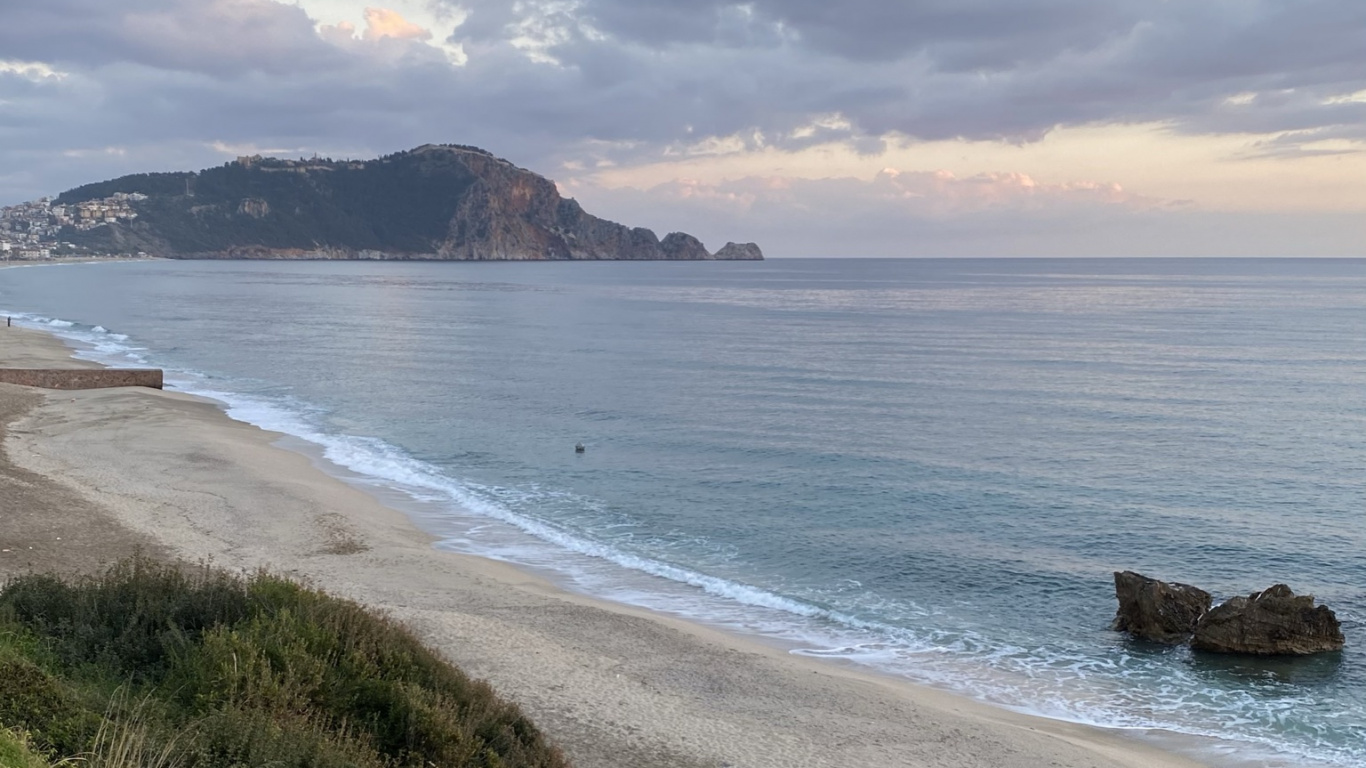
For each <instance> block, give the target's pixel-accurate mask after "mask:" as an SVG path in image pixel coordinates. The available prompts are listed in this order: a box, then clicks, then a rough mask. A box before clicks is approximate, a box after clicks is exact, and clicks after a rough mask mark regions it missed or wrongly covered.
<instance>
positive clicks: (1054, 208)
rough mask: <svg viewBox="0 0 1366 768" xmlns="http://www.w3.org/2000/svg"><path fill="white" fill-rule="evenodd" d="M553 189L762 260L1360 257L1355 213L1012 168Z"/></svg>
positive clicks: (607, 212) (1360, 224)
mask: <svg viewBox="0 0 1366 768" xmlns="http://www.w3.org/2000/svg"><path fill="white" fill-rule="evenodd" d="M564 192H565V193H566V194H568V195H571V196H574V197H576V199H578V200H579V201H580V203H581V204H583V206H584V207H585V209H587V210H589V211H592V212H594V213H596V214H599V215H604V216H608V217H615V218H620V219H623V220H628V221H634V222H641V223H642V224H645V225H648V226H652V227H654V228H655V229H656V231H660V232H664V231H670V230H674V229H682V230H685V231H688V232H691V233H692V234H694V235H697V236H698V237H699V238H701V239H702V241H703V242H704V243H706V244H707V245H709V246H712V247H713V248H715V247H716V246H719V245H722V244H724V243H725V242H726V241H728V240H734V241H750V240H752V241H756V242H758V243H759V244H760V245H761V246H762V247H763V248H764V250H765V253H766V254H768V255H769V256H775V257H831V256H862V257H883V258H894V257H946V256H977V257H998V256H1192V255H1202V256H1207V255H1219V256H1234V255H1241V256H1345V255H1359V253H1360V247H1359V245H1358V244H1357V243H1356V242H1353V240H1354V239H1355V238H1359V237H1366V221H1363V219H1362V217H1361V216H1360V215H1359V214H1356V213H1352V214H1344V213H1333V214H1314V215H1297V216H1287V215H1276V214H1271V215H1267V214H1261V215H1253V214H1238V213H1227V212H1218V211H1205V210H1201V209H1199V208H1198V207H1196V206H1192V205H1190V204H1189V203H1188V202H1186V201H1170V200H1158V199H1153V198H1148V197H1145V196H1142V195H1135V194H1132V193H1130V192H1127V191H1125V190H1124V189H1123V188H1122V187H1120V186H1119V185H1116V184H1113V183H1108V182H1090V181H1075V182H1067V183H1058V184H1044V183H1040V182H1037V181H1035V180H1034V179H1031V178H1030V177H1029V176H1027V175H1025V174H1020V173H1012V172H1000V173H991V174H981V175H975V176H970V177H958V176H955V175H953V174H951V173H947V172H944V171H914V172H900V171H892V170H888V171H884V172H882V173H879V174H877V175H876V176H875V177H873V178H872V179H855V178H833V179H796V178H784V177H749V178H744V179H738V180H734V181H729V182H724V183H720V184H707V183H702V182H698V181H692V180H686V179H679V180H675V181H672V182H669V183H666V184H661V185H657V186H655V187H652V188H650V189H637V188H631V187H618V188H606V187H601V186H596V185H593V184H591V183H588V182H581V183H579V184H574V185H566V187H565V189H564ZM1344 233H1349V236H1347V237H1344Z"/></svg>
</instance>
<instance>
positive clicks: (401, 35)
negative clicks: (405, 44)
mask: <svg viewBox="0 0 1366 768" xmlns="http://www.w3.org/2000/svg"><path fill="white" fill-rule="evenodd" d="M363 37H364V38H365V39H366V40H380V39H383V38H386V37H392V38H394V39H396V40H431V39H432V33H431V31H430V30H427V29H424V28H422V27H419V26H418V25H416V24H414V23H412V22H411V21H408V20H407V19H405V18H403V16H402V15H400V14H399V13H398V11H394V10H390V9H388V8H366V9H365V32H364V34H363Z"/></svg>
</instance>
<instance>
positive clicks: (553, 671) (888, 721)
mask: <svg viewBox="0 0 1366 768" xmlns="http://www.w3.org/2000/svg"><path fill="white" fill-rule="evenodd" d="M67 358H68V353H67V350H66V349H65V348H64V347H62V346H61V344H60V343H59V342H57V341H56V340H55V339H53V338H52V337H50V336H47V335H45V334H40V333H35V332H32V331H22V330H19V329H14V328H4V327H0V365H10V366H15V365H23V366H30V365H54V366H55V365H60V364H63V361H65V364H70V365H76V363H71V362H70V361H69V360H67ZM0 429H7V434H5V435H4V436H3V440H4V442H3V447H4V451H3V459H0V547H3V548H5V549H8V550H9V551H8V552H4V553H0V573H5V572H8V573H14V572H18V571H23V570H27V569H28V568H30V567H38V568H56V569H58V570H67V571H79V570H90V569H93V568H97V567H99V566H100V565H101V564H102V563H104V562H107V561H109V560H110V559H114V558H117V557H120V556H123V555H126V554H128V553H129V552H132V551H133V550H134V549H136V548H139V547H141V548H143V549H144V550H145V551H147V552H149V553H151V554H153V555H156V556H162V557H180V558H184V559H187V560H190V561H204V560H207V561H211V562H213V563H214V564H216V565H219V566H223V567H227V568H230V569H255V568H258V567H267V568H270V569H272V570H275V571H277V572H282V573H286V574H291V575H293V576H295V577H298V578H300V579H303V580H305V581H307V582H309V583H311V584H313V585H315V586H318V587H322V588H324V589H326V590H328V591H329V592H332V593H334V594H338V595H342V596H346V597H350V598H353V599H355V600H358V601H360V602H362V603H365V604H367V605H370V606H374V607H376V608H379V609H381V610H383V611H386V612H388V613H389V614H390V615H392V616H395V617H397V618H399V619H401V620H402V621H404V622H407V623H408V624H409V625H410V626H411V627H412V628H413V629H414V630H416V631H417V632H418V634H419V635H420V636H422V637H423V638H424V639H425V640H427V641H428V642H430V643H431V644H433V645H434V646H435V647H437V648H439V649H440V650H441V651H442V652H443V653H445V654H446V655H447V656H448V657H449V658H450V659H451V660H452V661H454V662H455V663H457V664H459V665H460V666H461V667H463V668H464V669H466V670H467V671H469V672H470V673H471V674H473V675H475V676H478V677H482V678H485V679H487V680H489V681H490V682H491V683H493V685H494V686H495V687H496V688H497V689H498V691H499V692H500V693H502V694H503V695H505V696H507V697H509V698H511V699H513V700H515V701H517V702H518V703H519V704H520V705H521V706H522V708H523V709H524V710H525V711H526V712H527V713H528V714H529V715H531V717H532V718H533V719H535V721H536V722H537V723H539V724H540V725H541V727H542V728H543V729H544V730H545V731H546V732H547V733H548V734H549V735H550V736H551V738H552V739H553V740H555V742H556V743H558V744H559V745H560V746H561V747H562V748H563V749H564V750H565V752H566V753H567V754H568V755H569V757H570V758H571V760H572V761H573V762H574V764H575V765H577V766H579V768H599V767H606V766H613V767H618V766H620V767H626V766H631V767H639V768H653V767H656V766H657V767H660V768H663V767H664V766H669V767H670V768H685V767H690V766H710V767H711V768H719V767H721V766H735V767H736V768H742V767H743V768H769V767H771V768H796V767H798V766H830V767H836V766H838V767H841V768H843V767H844V766H860V767H861V766H872V767H879V766H945V767H949V766H953V767H961V768H973V767H974V766H982V767H984V768H985V767H987V766H989V767H990V768H1011V767H1015V766H1018V767H1019V768H1036V767H1038V766H1075V767H1080V766H1097V767H1100V766H1108V767H1119V766H1129V767H1131V768H1132V767H1136V766H1144V767H1146V768H1162V767H1164V766H1170V767H1172V768H1175V767H1176V766H1194V765H1196V764H1195V763H1193V762H1190V761H1187V760H1184V759H1181V758H1179V757H1175V756H1172V755H1170V754H1167V753H1165V752H1161V751H1159V750H1157V749H1155V748H1152V747H1150V746H1148V745H1147V744H1145V743H1143V742H1140V741H1137V740H1135V739H1131V738H1128V737H1125V736H1123V735H1121V734H1117V733H1114V732H1110V731H1105V730H1101V729H1094V728H1088V727H1083V726H1074V725H1070V724H1066V723H1060V722H1056V721H1051V720H1045V719H1042V718H1033V717H1029V716H1025V715H1018V714H1014V713H1011V712H1008V711H1005V710H1000V709H996V708H993V707H989V706H986V705H982V704H978V703H976V702H973V701H970V700H967V699H964V698H960V697H957V696H953V695H950V694H945V693H942V692H939V691H935V690H932V689H929V688H925V687H920V686H916V685H913V684H910V683H905V682H902V681H899V680H894V679H890V678H882V677H878V676H874V675H870V674H861V673H859V672H857V671H854V670H850V669H846V668H844V667H841V666H838V665H834V664H827V663H823V662H818V661H814V660H810V659H805V658H802V657H797V656H793V655H790V654H787V653H784V652H783V651H781V650H777V649H774V648H770V647H768V646H766V645H764V644H762V643H759V642H755V641H751V640H749V639H746V638H741V637H734V636H731V635H728V634H724V633H721V632H717V631H713V630H710V629H708V628H705V627H700V626H696V625H692V624H689V623H687V622H683V621H680V620H675V619H672V618H669V617H664V616H660V615H655V614H651V613H649V612H646V611H641V610H636V609H632V608H628V607H623V606H618V605H615V604H610V603H605V602H598V601H594V600H590V599H587V598H583V597H579V596H576V595H571V594H568V593H566V592H563V591H561V590H559V589H557V588H555V587H554V586H553V585H552V584H550V583H548V582H546V581H544V580H542V579H539V578H537V577H535V576H532V575H528V574H526V573H523V572H521V571H518V570H515V569H513V568H511V567H509V566H507V565H504V564H501V563H497V562H493V561H488V560H484V559H481V558H476V557H469V556H462V555H455V554H451V553H446V552H441V551H438V550H436V549H434V548H433V547H432V539H431V538H430V537H429V536H427V535H426V534H424V533H422V532H420V531H419V530H417V529H416V528H415V527H414V526H413V525H412V524H411V523H410V522H409V520H408V519H407V518H406V517H404V516H403V514H401V513H400V512H397V511H395V510H393V509H390V508H388V507H385V506H384V505H382V504H380V503H379V502H378V501H377V500H376V499H374V498H372V497H371V496H369V495H368V494H366V493H364V492H362V491H360V490H358V489H356V488H353V487H351V486H349V485H347V484H346V483H344V482H342V481H340V480H337V479H334V478H333V477H331V476H329V475H327V474H325V473H324V472H322V471H321V470H319V469H318V468H316V467H315V466H314V465H313V464H312V462H311V460H310V459H309V458H307V457H306V456H304V455H302V454H299V453H295V452H291V451H287V450H284V449H281V448H278V447H275V445H274V443H275V442H276V441H277V440H278V439H279V438H280V437H281V436H280V435H278V434H274V433H269V432H265V431H262V430H260V429H257V428H255V427H252V426H249V425H247V424H243V423H240V422H236V421H233V420H231V419H229V418H227V417H226V416H225V415H224V414H223V413H222V411H220V410H219V409H218V408H217V407H216V406H214V405H213V404H211V403H208V402H205V401H202V400H199V399H196V398H192V397H188V396H185V395H181V394H176V393H172V392H159V391H154V390H143V389H112V390H94V391H84V392H41V391H37V390H26V389H22V388H18V387H4V386H0ZM58 537H60V540H59V538H58ZM30 547H31V549H30Z"/></svg>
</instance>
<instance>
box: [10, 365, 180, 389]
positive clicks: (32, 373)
mask: <svg viewBox="0 0 1366 768" xmlns="http://www.w3.org/2000/svg"><path fill="white" fill-rule="evenodd" d="M0 384H18V385H19V386H21V387H41V388H43V389H107V388H109V387H151V388H152V389H161V387H162V373H161V370H160V369H157V368H91V369H74V368H0Z"/></svg>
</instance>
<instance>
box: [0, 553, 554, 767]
mask: <svg viewBox="0 0 1366 768" xmlns="http://www.w3.org/2000/svg"><path fill="white" fill-rule="evenodd" d="M0 692H3V694H4V695H3V696H0V722H3V723H5V724H6V725H10V726H15V727H19V728H23V729H25V730H26V731H27V733H28V734H30V737H31V740H32V744H33V745H34V746H35V747H36V748H38V749H40V750H42V751H43V752H45V753H46V754H47V755H48V756H50V757H54V758H55V757H64V756H69V755H81V756H82V759H83V760H84V761H85V762H87V763H88V764H90V765H99V766H105V765H108V766H122V765H138V766H144V767H145V768H181V767H182V766H183V768H220V767H221V768H237V767H238V766H263V765H269V766H272V767H278V768H291V767H293V766H298V767H299V768H305V767H308V768H313V767H315V766H316V767H318V768H322V766H328V767H331V766H338V767H343V768H344V767H348V766H355V768H406V767H408V766H411V767H412V768H429V766H442V767H443V768H444V767H446V766H452V767H454V766H459V767H461V768H464V767H468V768H495V767H497V768H522V767H524V766H525V767H526V768H533V767H534V768H562V767H563V766H567V763H566V762H565V760H564V759H563V757H562V756H561V755H560V753H559V751H558V750H556V749H555V748H553V747H552V746H550V745H549V744H548V743H547V742H546V740H545V739H544V737H543V736H542V735H541V734H540V732H539V731H538V730H537V729H536V727H535V726H534V725H533V724H532V723H531V722H530V721H529V720H528V719H527V718H526V717H525V716H524V715H522V714H521V712H520V711H519V710H518V709H517V708H516V707H515V706H514V705H512V704H510V703H508V702H505V701H503V700H501V699H499V698H498V697H497V696H496V695H495V694H494V692H493V690H492V689H491V688H490V687H489V686H488V685H487V684H485V683H483V682H480V681H476V680H472V679H470V678H469V677H468V676H466V675H465V674H464V673H463V672H461V671H460V670H458V669H456V668H455V667H453V666H451V665H450V664H448V663H446V662H445V661H443V660H442V659H441V658H440V657H438V656H437V655H436V654H435V653H433V652H432V651H430V650H429V649H427V648H426V647H424V646H423V645H422V644H421V643H420V642H418V640H417V639H416V638H415V637H413V635H412V634H411V633H410V632H408V630H407V629H405V628H404V627H403V626H401V625H400V624H398V623H397V622H394V621H392V620H390V619H388V618H385V617H381V616H377V615H375V614H373V613H371V612H369V611H367V610H365V609H363V608H361V607H360V606H359V605H357V604H355V603H352V602H349V601H345V600H339V599H337V598H334V597H330V596H328V595H326V594H323V593H321V592H318V591H315V590H310V589H306V588H304V587H301V586H299V585H297V584H295V583H293V582H290V581H287V580H284V579H280V578H277V577H274V576H270V575H267V574H258V575H256V576H253V577H251V578H238V577H235V576H231V575H228V574H225V573H223V572H221V571H216V570H213V569H209V568H200V569H194V570H181V569H177V568H173V567H169V566H163V565H159V564H157V563H154V562H152V561H150V560H146V559H134V560H129V561H126V562H123V563H120V564H119V565H117V566H116V567H114V568H113V569H111V570H110V571H109V572H108V573H106V574H104V575H103V576H101V577H99V578H89V579H85V580H81V581H76V582H68V581H64V580H61V579H57V578H55V577H51V576H25V577H21V578H19V579H16V580H14V581H12V582H11V583H10V584H9V585H7V586H6V587H5V589H4V591H3V592H0Z"/></svg>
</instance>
